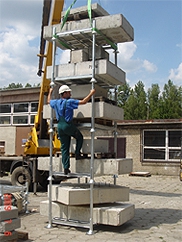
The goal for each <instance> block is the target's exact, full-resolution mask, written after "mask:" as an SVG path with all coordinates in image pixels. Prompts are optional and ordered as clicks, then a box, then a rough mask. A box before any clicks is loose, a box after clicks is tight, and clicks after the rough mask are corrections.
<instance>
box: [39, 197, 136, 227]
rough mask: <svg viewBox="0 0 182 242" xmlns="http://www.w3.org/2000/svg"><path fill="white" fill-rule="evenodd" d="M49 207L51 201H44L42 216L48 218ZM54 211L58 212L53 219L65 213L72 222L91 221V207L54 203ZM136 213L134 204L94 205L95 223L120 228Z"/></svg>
mask: <svg viewBox="0 0 182 242" xmlns="http://www.w3.org/2000/svg"><path fill="white" fill-rule="evenodd" d="M48 206H49V201H43V202H41V203H40V214H41V215H43V216H48ZM52 209H53V211H56V212H54V213H53V217H58V218H59V217H60V216H59V215H60V214H62V213H64V216H65V215H66V218H67V219H70V220H76V221H82V222H83V221H84V222H89V221H90V207H89V206H67V205H63V204H61V203H58V202H52ZM63 211H64V212H63ZM65 212H66V214H65ZM134 213H135V207H134V205H133V204H125V203H110V204H102V205H94V208H93V223H96V224H105V225H113V226H120V225H122V224H124V223H125V222H127V221H129V220H130V219H132V218H133V217H134ZM61 218H62V217H61ZM64 218H65V217H64Z"/></svg>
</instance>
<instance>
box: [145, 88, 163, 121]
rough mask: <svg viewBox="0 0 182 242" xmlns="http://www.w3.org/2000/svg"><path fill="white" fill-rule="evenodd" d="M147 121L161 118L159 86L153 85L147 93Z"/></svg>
mask: <svg viewBox="0 0 182 242" xmlns="http://www.w3.org/2000/svg"><path fill="white" fill-rule="evenodd" d="M147 99H148V100H147V119H159V118H160V106H161V98H160V87H159V85H158V84H152V87H151V88H149V89H148V93H147Z"/></svg>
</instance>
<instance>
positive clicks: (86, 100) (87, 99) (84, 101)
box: [79, 89, 95, 105]
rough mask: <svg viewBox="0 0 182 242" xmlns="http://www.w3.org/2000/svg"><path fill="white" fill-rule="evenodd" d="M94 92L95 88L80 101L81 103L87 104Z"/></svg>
mask: <svg viewBox="0 0 182 242" xmlns="http://www.w3.org/2000/svg"><path fill="white" fill-rule="evenodd" d="M94 93H95V89H92V90H91V91H90V93H89V94H88V96H86V97H85V98H84V99H82V100H80V101H79V105H83V104H86V103H87V102H88V101H89V100H90V98H91V97H92V96H93V95H94Z"/></svg>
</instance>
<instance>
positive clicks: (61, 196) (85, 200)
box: [52, 183, 129, 206]
mask: <svg viewBox="0 0 182 242" xmlns="http://www.w3.org/2000/svg"><path fill="white" fill-rule="evenodd" d="M52 201H54V202H60V203H63V204H65V205H69V206H74V205H89V204H90V185H89V184H88V183H86V184H80V183H64V184H61V185H53V186H52ZM119 201H123V202H124V201H129V188H128V187H124V186H117V185H111V184H102V183H101V184H100V183H98V184H97V183H96V184H94V188H93V203H94V204H103V203H114V202H119Z"/></svg>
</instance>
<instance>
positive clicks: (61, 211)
mask: <svg viewBox="0 0 182 242" xmlns="http://www.w3.org/2000/svg"><path fill="white" fill-rule="evenodd" d="M67 214H68V206H65V205H64V204H61V203H58V202H52V217H58V218H67ZM40 215H43V216H49V201H48V200H47V201H41V202H40Z"/></svg>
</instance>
